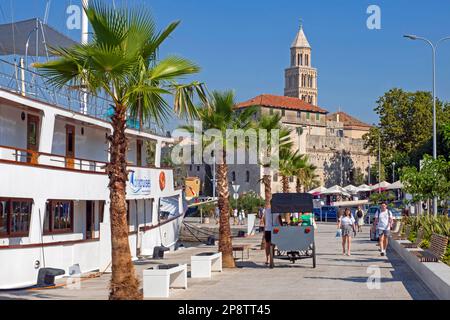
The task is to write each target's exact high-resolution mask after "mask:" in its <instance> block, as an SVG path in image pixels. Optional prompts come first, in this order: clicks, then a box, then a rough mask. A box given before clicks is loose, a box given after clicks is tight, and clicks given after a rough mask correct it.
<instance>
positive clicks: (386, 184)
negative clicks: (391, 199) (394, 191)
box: [372, 181, 391, 191]
mask: <svg viewBox="0 0 450 320" xmlns="http://www.w3.org/2000/svg"><path fill="white" fill-rule="evenodd" d="M390 185H391V184H390V183H389V182H386V181H383V182H381V183H377V184H376V185H374V186H372V191H377V190H378V189H381V191H383V190H386V189H387V188H388V187H389V186H390Z"/></svg>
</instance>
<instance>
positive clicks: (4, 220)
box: [0, 200, 9, 235]
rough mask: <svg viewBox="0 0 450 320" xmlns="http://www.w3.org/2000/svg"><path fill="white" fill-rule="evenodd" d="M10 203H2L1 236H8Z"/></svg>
mask: <svg viewBox="0 0 450 320" xmlns="http://www.w3.org/2000/svg"><path fill="white" fill-rule="evenodd" d="M8 214H9V201H7V200H2V201H0V235H7V234H8Z"/></svg>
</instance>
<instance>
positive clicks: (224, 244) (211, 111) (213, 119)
mask: <svg viewBox="0 0 450 320" xmlns="http://www.w3.org/2000/svg"><path fill="white" fill-rule="evenodd" d="M235 105H236V103H235V100H234V93H233V91H225V92H218V91H213V92H212V93H211V97H210V101H209V102H208V105H206V106H203V107H201V108H199V109H198V118H199V120H201V121H202V124H203V130H208V129H215V130H218V131H219V132H220V134H221V138H222V142H223V145H222V147H223V150H214V152H218V157H217V158H219V157H221V159H217V162H218V164H217V193H218V204H219V210H220V224H219V251H220V252H222V264H223V267H225V268H234V267H235V266H236V265H235V262H234V258H233V248H232V243H231V228H230V214H229V213H230V203H229V196H230V194H229V182H228V164H227V161H226V157H227V155H226V148H227V146H226V145H227V141H226V133H227V130H229V129H231V130H233V129H234V130H238V129H241V130H246V129H249V128H252V127H253V126H254V125H253V123H252V117H253V115H254V114H255V112H256V110H255V108H247V109H245V110H244V111H242V112H239V113H236V112H234V107H235ZM182 128H184V129H186V130H187V131H189V132H194V127H193V126H190V125H188V126H183V127H182ZM215 141H216V140H214V139H211V140H209V139H208V140H207V139H204V140H203V141H202V143H203V145H204V147H205V148H206V147H208V146H209V145H210V144H211V143H214V142H215ZM235 147H236V146H235ZM237 147H242V146H237ZM219 153H221V154H220V155H219Z"/></svg>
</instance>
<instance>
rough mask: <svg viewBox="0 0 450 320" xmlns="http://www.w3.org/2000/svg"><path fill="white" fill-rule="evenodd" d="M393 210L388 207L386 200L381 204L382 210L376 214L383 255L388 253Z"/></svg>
mask: <svg viewBox="0 0 450 320" xmlns="http://www.w3.org/2000/svg"><path fill="white" fill-rule="evenodd" d="M392 217H393V216H392V212H391V211H390V210H389V209H388V208H387V204H386V202H383V203H382V204H381V207H380V210H379V211H378V212H377V214H376V216H375V226H376V228H377V232H378V235H379V243H380V251H381V255H382V256H384V255H385V254H386V249H387V246H388V239H389V235H390V233H391V228H392V222H393V218H392Z"/></svg>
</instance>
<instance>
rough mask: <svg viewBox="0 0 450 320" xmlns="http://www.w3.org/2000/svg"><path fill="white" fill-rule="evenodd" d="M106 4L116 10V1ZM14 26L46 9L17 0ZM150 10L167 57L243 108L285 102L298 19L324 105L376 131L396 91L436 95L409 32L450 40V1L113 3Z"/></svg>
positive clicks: (0, 17) (55, 11)
mask: <svg viewBox="0 0 450 320" xmlns="http://www.w3.org/2000/svg"><path fill="white" fill-rule="evenodd" d="M10 2H11V1H10V0H0V5H1V8H2V10H3V13H4V14H3V13H2V12H0V22H1V23H5V22H9V21H10V19H11V9H10ZM80 2H81V0H72V1H69V0H53V1H52V4H51V10H50V18H49V24H50V25H52V26H54V27H56V28H58V29H59V30H61V31H63V32H64V33H66V34H68V35H70V36H72V37H73V38H75V39H78V38H79V32H78V31H70V32H69V31H67V29H66V27H65V21H66V18H67V15H66V13H65V10H66V7H67V6H68V5H69V4H70V3H72V4H79V3H80ZM109 2H111V3H112V0H110V1H109ZM12 3H13V8H14V17H15V19H16V20H20V19H25V18H31V17H33V16H39V17H43V15H44V8H45V3H46V0H31V1H20V2H19V1H15V0H13V1H12ZM115 3H116V5H120V4H121V3H128V5H133V4H145V5H146V6H147V7H148V8H149V9H150V10H151V11H152V13H153V15H154V16H155V19H156V21H157V23H158V25H159V27H160V28H163V27H164V26H166V25H167V24H168V23H169V22H171V21H173V20H181V21H182V23H181V25H180V27H179V28H178V29H177V30H176V32H175V33H174V34H173V36H172V38H171V39H170V40H169V41H167V43H166V44H165V45H164V47H163V48H162V52H161V53H162V54H163V55H165V54H178V55H182V56H184V57H187V58H189V59H191V60H193V61H195V62H196V63H198V64H199V65H200V66H201V67H202V72H201V73H200V74H199V75H197V76H196V77H195V78H196V79H198V80H200V81H204V82H205V83H206V84H207V85H208V88H209V89H219V90H223V89H234V90H235V91H236V95H237V99H238V101H243V100H247V99H250V98H252V97H254V96H256V95H259V94H261V93H271V94H279V95H282V94H283V88H284V69H285V68H286V67H287V66H288V64H289V47H290V44H291V43H292V41H293V39H294V37H295V35H296V32H297V30H298V27H299V19H300V18H302V19H303V25H304V29H305V33H306V35H307V37H308V40H309V42H310V44H311V46H312V48H313V55H312V64H313V66H314V67H316V68H318V73H319V78H318V85H319V105H320V106H321V107H323V108H325V109H327V110H329V111H330V112H332V111H336V110H337V109H338V108H340V109H341V110H343V111H346V112H348V113H350V114H352V115H354V116H356V117H358V118H360V119H361V120H363V121H366V122H368V123H376V122H377V120H378V119H377V116H376V114H375V113H374V111H373V108H374V107H375V102H376V100H377V98H378V97H379V96H381V95H382V94H383V93H384V92H385V91H387V90H389V89H390V88H393V87H401V88H404V89H406V90H431V49H430V48H429V47H428V46H427V45H426V44H425V43H424V42H420V41H411V40H407V39H404V38H403V37H402V35H403V34H405V33H412V34H417V35H421V36H424V37H428V38H430V39H431V40H438V39H440V38H442V37H444V36H448V35H450V19H449V15H450V1H448V0H442V1H439V0H430V1H419V0H389V1H379V0H372V1H364V0H361V1H359V0H358V1H356V0H316V1H300V0H297V1H293V0H276V1H275V0H270V1H269V0H258V1H256V0H255V1H254V0H240V1H237V0H228V1H206V0H152V1H144V0H128V1H126V0H115ZM371 4H376V5H378V6H380V8H381V30H369V29H367V27H366V20H367V18H368V15H367V14H366V9H367V7H368V6H369V5H371ZM437 64H438V65H437V66H438V73H437V84H438V85H437V95H438V97H439V98H440V99H443V100H450V41H449V42H447V43H443V44H442V45H441V47H440V48H439V50H438V58H437Z"/></svg>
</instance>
